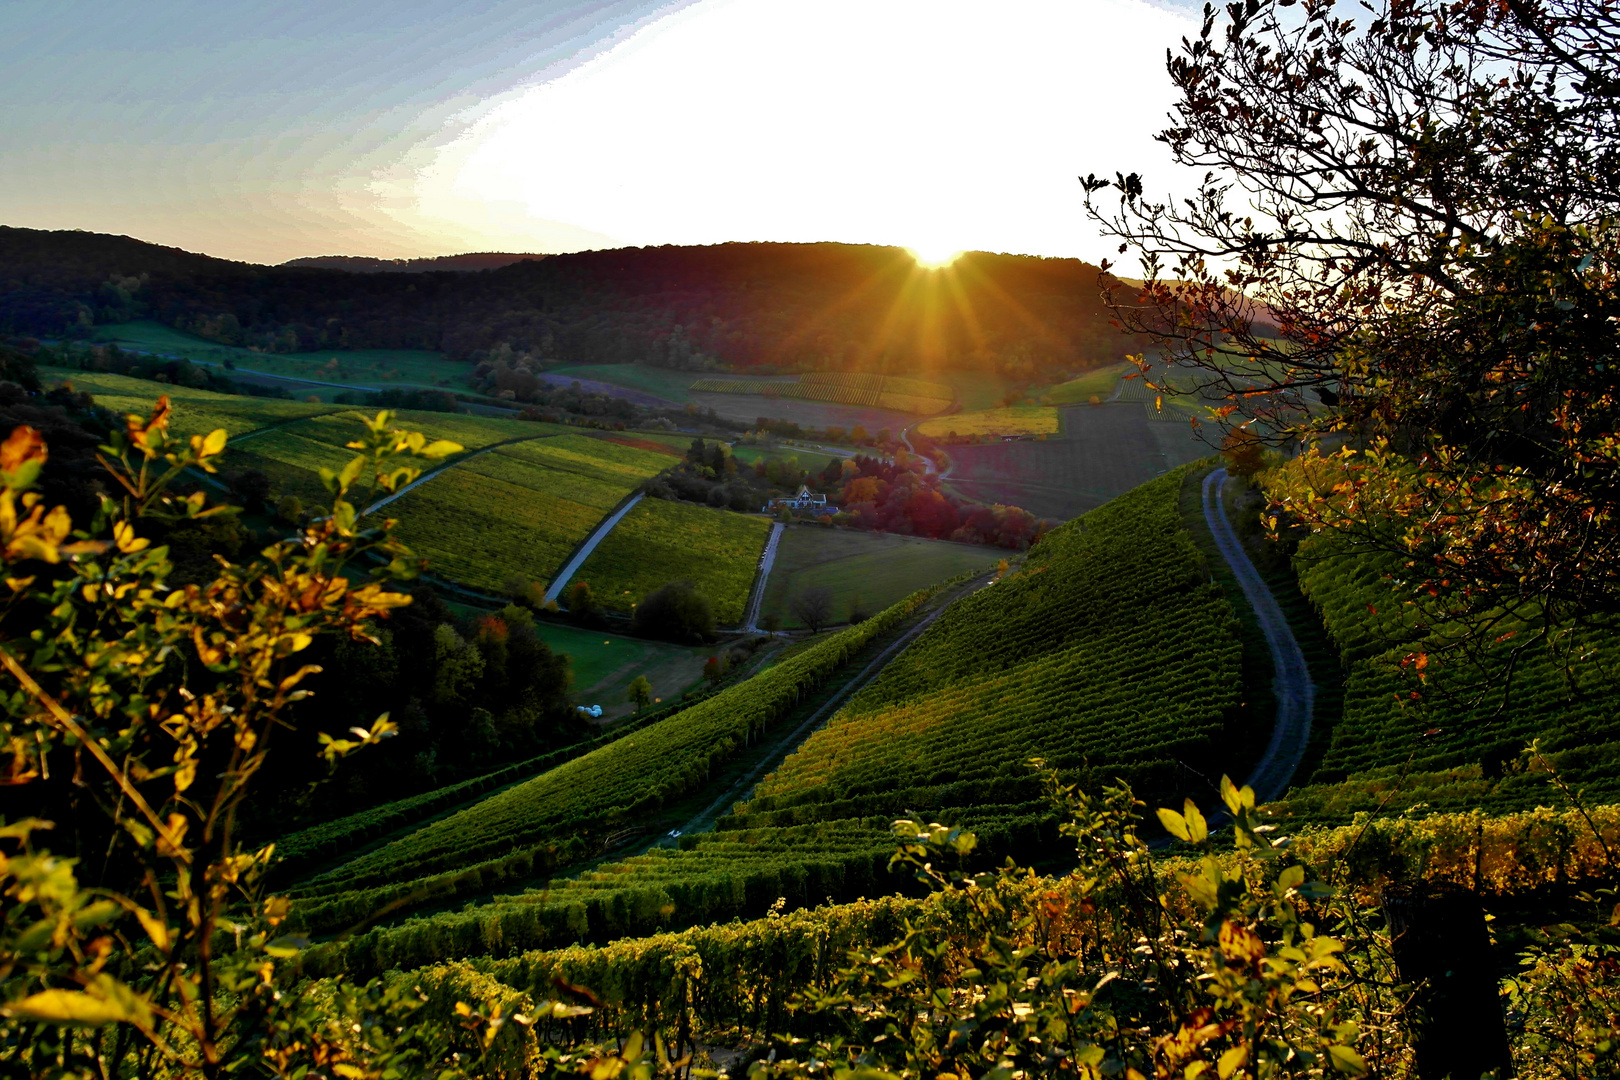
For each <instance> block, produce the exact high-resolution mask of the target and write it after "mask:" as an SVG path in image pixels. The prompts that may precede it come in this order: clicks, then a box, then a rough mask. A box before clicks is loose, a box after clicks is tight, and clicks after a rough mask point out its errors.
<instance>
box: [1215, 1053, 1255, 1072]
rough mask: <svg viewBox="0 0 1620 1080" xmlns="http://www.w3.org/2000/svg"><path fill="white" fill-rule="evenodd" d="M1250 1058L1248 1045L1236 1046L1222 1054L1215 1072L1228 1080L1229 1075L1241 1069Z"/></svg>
mask: <svg viewBox="0 0 1620 1080" xmlns="http://www.w3.org/2000/svg"><path fill="white" fill-rule="evenodd" d="M1248 1060H1249V1048H1248V1047H1247V1046H1234V1047H1232V1048H1231V1049H1229V1050H1227V1051H1226V1053H1224V1054H1222V1055H1221V1060H1220V1062H1219V1063H1218V1064H1216V1066H1215V1073H1216V1075H1218V1076H1219V1077H1220V1078H1221V1080H1226V1078H1227V1077H1229V1076H1231V1075H1232V1074H1233V1073H1235V1072H1237V1071H1238V1070H1239V1069H1241V1068H1242V1067H1243V1063H1244V1062H1246V1061H1248Z"/></svg>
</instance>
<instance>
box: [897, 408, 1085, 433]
mask: <svg viewBox="0 0 1620 1080" xmlns="http://www.w3.org/2000/svg"><path fill="white" fill-rule="evenodd" d="M917 431H918V432H920V433H921V434H923V435H926V436H928V437H929V438H930V439H948V438H951V437H952V436H956V435H963V436H966V435H1056V434H1057V432H1058V411H1057V410H1056V409H1055V408H1052V407H1051V406H1049V405H1004V406H1002V407H1000V408H995V409H983V410H980V411H979V412H963V413H955V414H954V415H951V416H937V417H935V418H934V419H932V420H924V421H923V422H922V423H920V424H918V425H917Z"/></svg>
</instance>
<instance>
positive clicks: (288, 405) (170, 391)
mask: <svg viewBox="0 0 1620 1080" xmlns="http://www.w3.org/2000/svg"><path fill="white" fill-rule="evenodd" d="M39 375H40V379H41V381H42V382H44V383H45V384H46V385H47V386H54V385H58V384H60V383H68V384H69V385H71V386H72V387H73V388H74V389H75V390H85V391H88V392H89V393H90V394H92V395H94V397H95V399H96V403H97V404H98V405H105V406H106V407H107V408H109V409H111V410H113V411H114V412H117V413H132V412H133V413H141V414H143V415H144V414H146V413H149V412H151V410H152V406H153V405H154V404H155V403H156V402H157V399H158V397H159V396H161V395H163V394H167V395H168V396H169V403H170V404H171V405H172V406H173V409H174V412H173V415H172V417H171V419H170V421H169V423H170V426H171V428H172V429H173V430H174V431H175V433H176V434H180V435H206V434H208V432H210V431H214V430H215V429H217V428H224V429H225V430H226V431H227V432H229V433H230V434H231V435H232V436H240V435H245V434H246V433H247V432H250V431H257V430H259V429H261V428H267V427H272V426H274V425H276V424H284V423H287V422H288V421H292V420H301V419H303V418H305V417H309V416H319V415H321V414H322V413H329V412H334V411H343V410H342V408H341V406H336V405H315V404H311V403H309V402H304V401H280V400H277V399H274V398H249V397H238V396H237V395H235V394H216V393H214V392H213V391H212V390H195V389H192V388H191V387H188V386H169V385H165V384H163V383H157V382H152V381H150V380H148V379H132V378H129V377H128V376H125V375H114V374H112V373H110V372H105V371H76V370H72V369H67V368H50V367H42V368H40V369H39Z"/></svg>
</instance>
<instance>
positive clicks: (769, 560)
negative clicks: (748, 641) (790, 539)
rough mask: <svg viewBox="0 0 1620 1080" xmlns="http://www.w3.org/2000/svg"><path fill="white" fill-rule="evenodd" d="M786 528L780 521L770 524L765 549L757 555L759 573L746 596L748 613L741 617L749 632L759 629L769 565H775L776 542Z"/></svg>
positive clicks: (769, 571) (755, 631) (756, 631)
mask: <svg viewBox="0 0 1620 1080" xmlns="http://www.w3.org/2000/svg"><path fill="white" fill-rule="evenodd" d="M784 528H786V526H785V525H783V524H782V523H781V522H780V521H778V522H775V523H774V524H772V525H771V536H770V539H768V540H766V541H765V551H764V553H763V554H761V555H760V557H759V573H757V574H755V575H754V595H753V596H751V597H749V598H748V614H747V615H745V616H744V617H743V629H744V630H746V631H748V632H749V633H750V634H753V633H758V631H759V608H760V605H761V604H763V603H764V602H765V583H766V582H767V581H769V580H770V578H771V567H772V566H774V565H776V543H777V541H778V540H781V539H782V530H783V529H784Z"/></svg>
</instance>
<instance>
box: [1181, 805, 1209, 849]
mask: <svg viewBox="0 0 1620 1080" xmlns="http://www.w3.org/2000/svg"><path fill="white" fill-rule="evenodd" d="M1181 816H1182V817H1184V818H1186V819H1187V837H1188V839H1190V840H1191V841H1192V842H1193V843H1195V844H1202V843H1203V842H1204V841H1205V840H1207V839H1209V824H1208V823H1207V822H1206V821H1204V815H1203V814H1200V813H1199V812H1198V807H1197V806H1195V805H1194V804H1193V801H1192V800H1191V799H1188V800H1187V802H1186V804H1185V805H1184V806H1182V808H1181Z"/></svg>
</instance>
